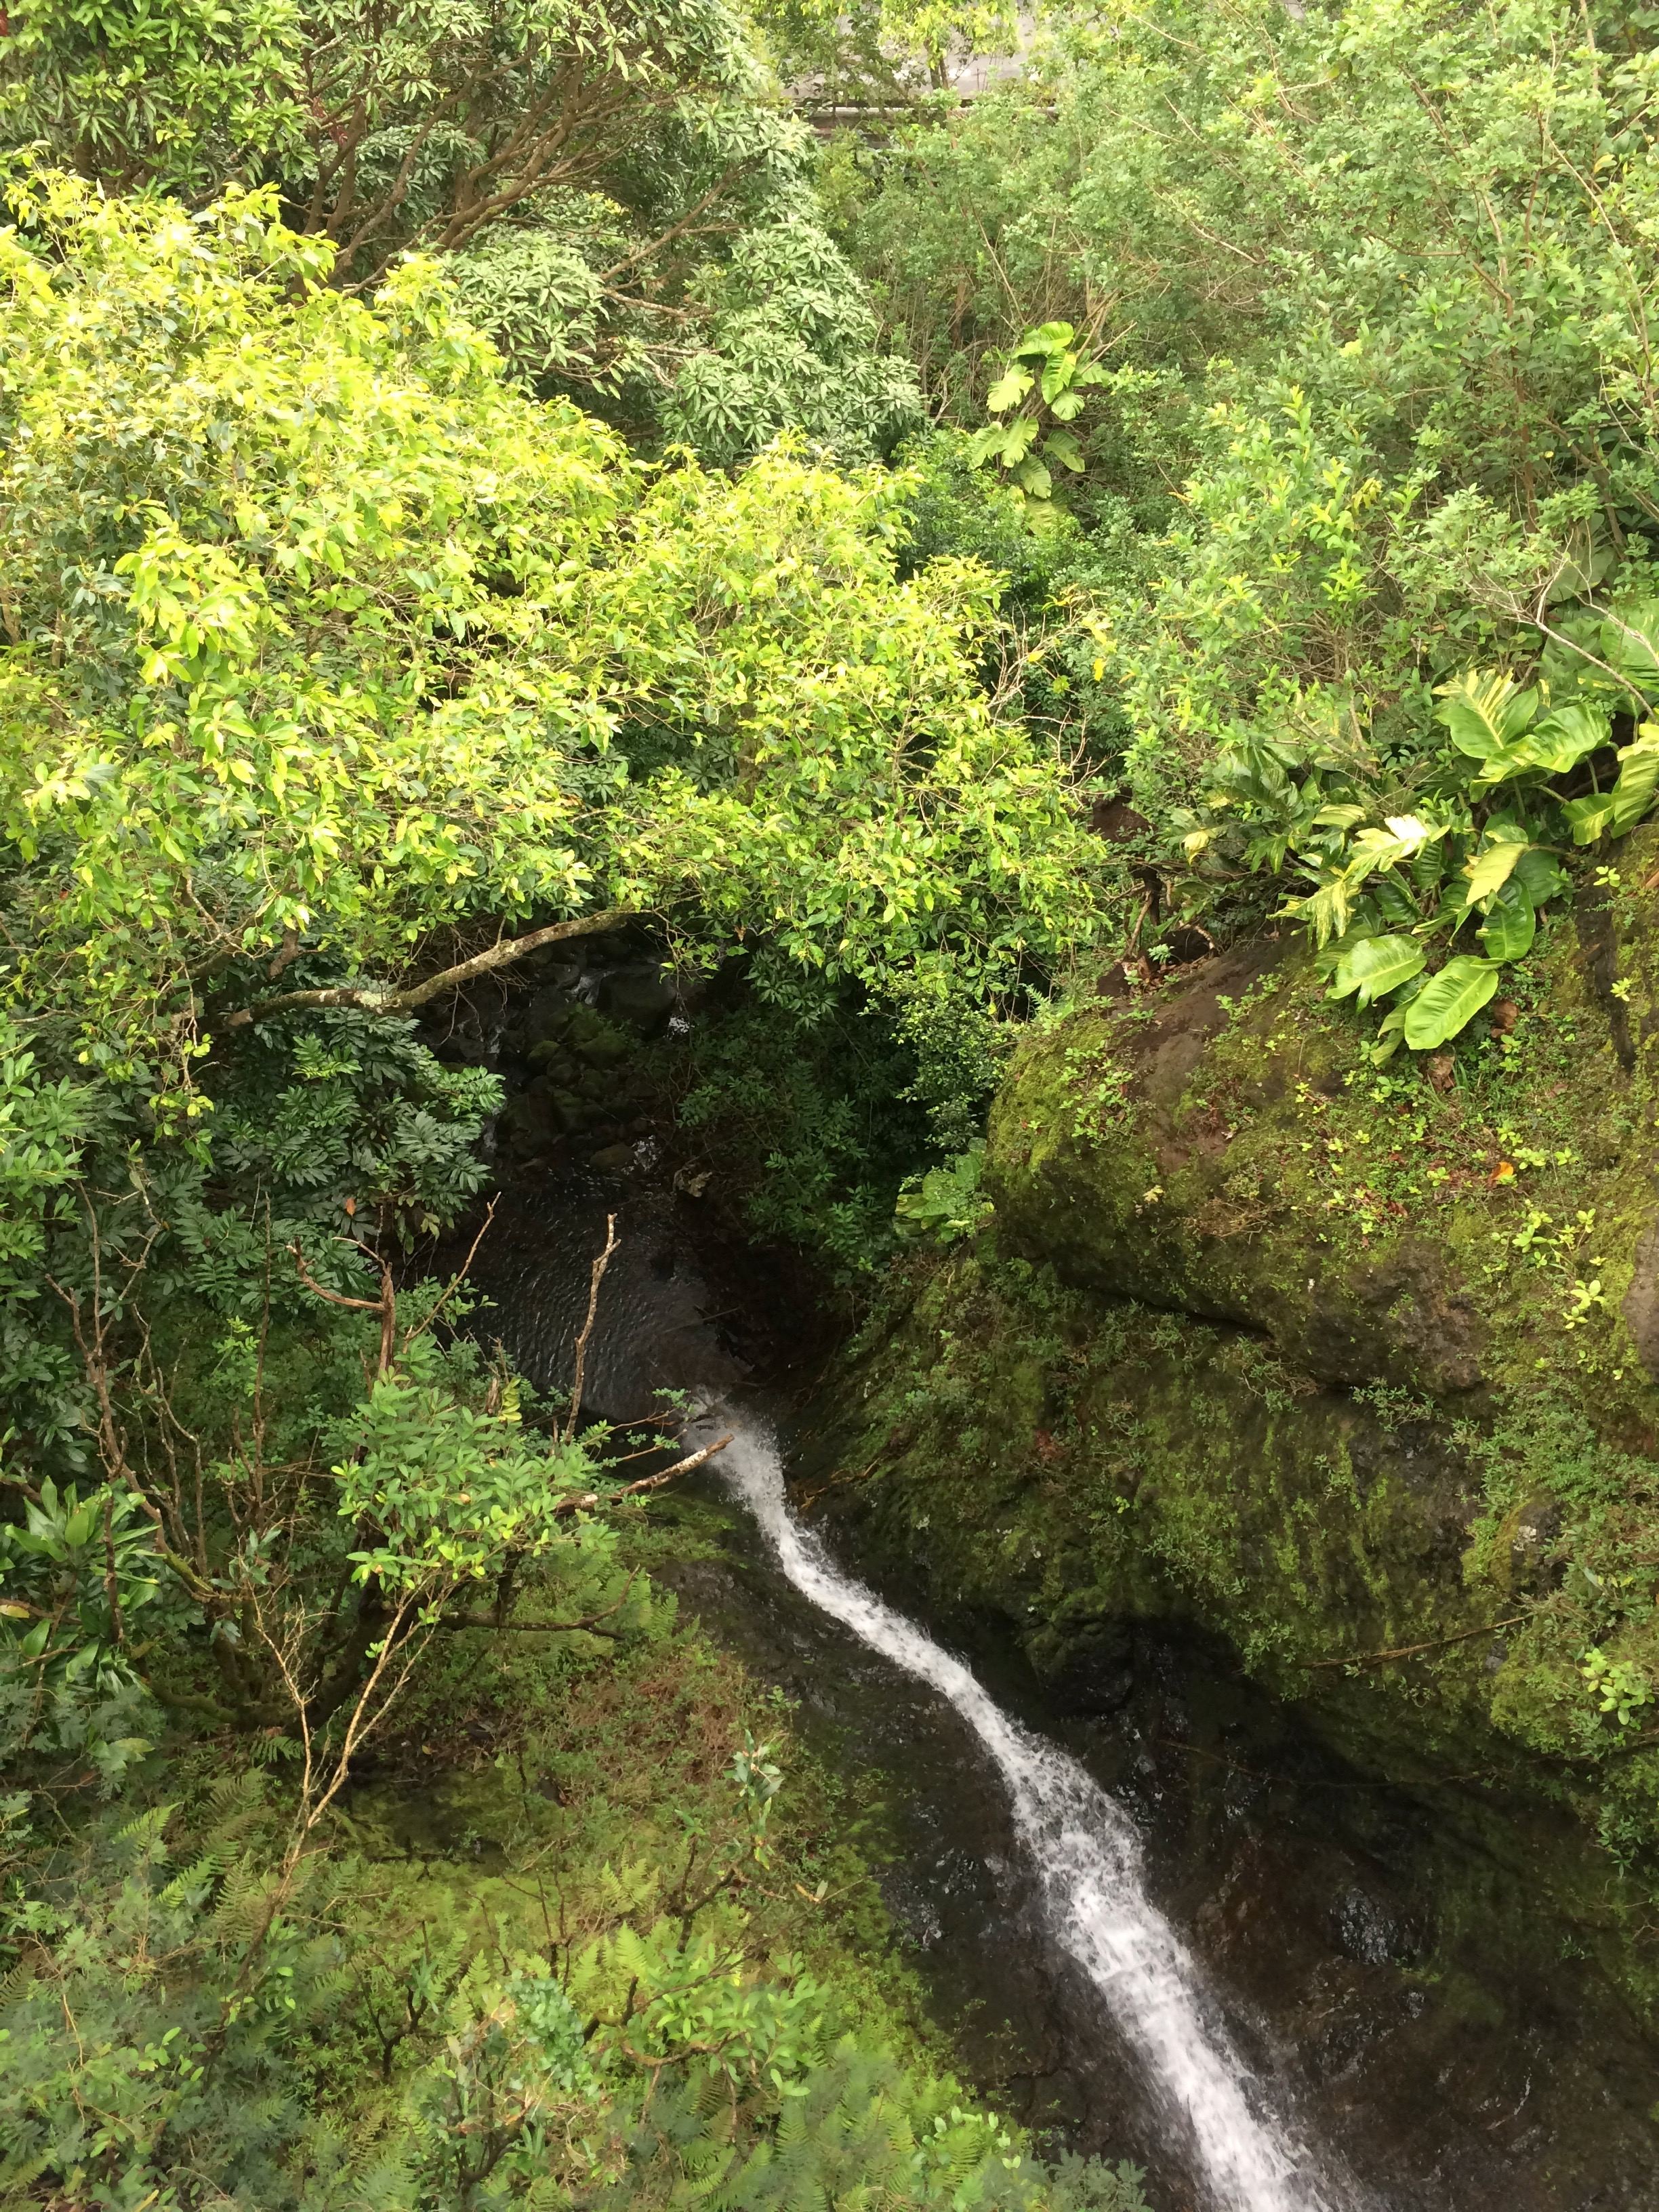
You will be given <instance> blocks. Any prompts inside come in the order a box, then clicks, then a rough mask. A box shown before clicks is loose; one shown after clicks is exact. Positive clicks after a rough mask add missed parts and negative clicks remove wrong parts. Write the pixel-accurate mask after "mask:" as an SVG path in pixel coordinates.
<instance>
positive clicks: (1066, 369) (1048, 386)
mask: <svg viewBox="0 0 1659 2212" xmlns="http://www.w3.org/2000/svg"><path fill="white" fill-rule="evenodd" d="M1076 367H1077V356H1076V355H1075V354H1074V353H1052V354H1050V355H1049V356H1048V360H1047V361H1046V362H1044V364H1043V369H1042V397H1043V399H1044V401H1045V403H1046V404H1048V405H1049V406H1053V404H1054V401H1055V400H1056V399H1058V398H1059V397H1060V393H1061V392H1064V391H1065V389H1066V386H1067V385H1068V384H1069V383H1070V382H1071V380H1072V371H1073V369H1074V368H1076Z"/></svg>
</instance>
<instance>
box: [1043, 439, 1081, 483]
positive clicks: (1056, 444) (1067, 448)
mask: <svg viewBox="0 0 1659 2212" xmlns="http://www.w3.org/2000/svg"><path fill="white" fill-rule="evenodd" d="M1042 458H1043V459H1044V460H1045V461H1058V462H1059V463H1060V466H1061V468H1063V469H1070V470H1071V471H1072V473H1073V476H1075V475H1077V474H1078V472H1079V471H1080V470H1081V468H1082V466H1083V448H1082V447H1081V446H1079V444H1078V441H1077V440H1076V439H1075V438H1074V437H1073V435H1072V434H1071V432H1070V431H1069V430H1050V431H1049V433H1048V436H1047V437H1046V438H1045V439H1044V440H1043V441H1042Z"/></svg>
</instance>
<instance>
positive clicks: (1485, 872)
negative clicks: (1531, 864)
mask: <svg viewBox="0 0 1659 2212" xmlns="http://www.w3.org/2000/svg"><path fill="white" fill-rule="evenodd" d="M1526 850H1527V848H1526V847H1525V846H1524V845H1522V844H1520V843H1518V842H1513V841H1511V840H1510V839H1508V838H1502V839H1499V840H1498V841H1497V842H1494V843H1492V844H1490V845H1488V846H1487V847H1486V850H1485V852H1483V853H1480V854H1476V856H1475V858H1474V860H1471V861H1470V862H1469V864H1468V867H1466V868H1465V869H1464V871H1463V875H1464V878H1465V880H1466V882H1467V883H1468V891H1467V892H1466V893H1465V895H1464V896H1465V898H1466V900H1467V902H1468V904H1469V905H1470V906H1475V905H1477V904H1478V903H1479V902H1480V900H1482V899H1486V898H1490V897H1491V896H1492V893H1493V892H1494V891H1496V890H1502V888H1503V887H1504V884H1506V883H1508V881H1509V879H1510V877H1511V876H1512V875H1513V874H1514V873H1515V870H1516V863H1517V862H1518V861H1519V860H1520V858H1521V855H1522V854H1523V853H1524V852H1525V851H1526Z"/></svg>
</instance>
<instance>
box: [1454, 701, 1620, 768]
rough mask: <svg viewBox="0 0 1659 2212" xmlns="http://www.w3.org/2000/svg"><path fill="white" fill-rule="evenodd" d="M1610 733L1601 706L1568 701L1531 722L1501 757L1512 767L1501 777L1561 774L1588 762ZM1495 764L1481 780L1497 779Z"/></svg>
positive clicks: (1608, 737) (1496, 766)
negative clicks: (1530, 771) (1535, 771)
mask: <svg viewBox="0 0 1659 2212" xmlns="http://www.w3.org/2000/svg"><path fill="white" fill-rule="evenodd" d="M1612 742H1613V733H1612V732H1611V730H1610V729H1609V728H1608V726H1607V708H1605V707H1593V706H1591V705H1590V704H1589V702H1588V701H1586V700H1583V699H1573V700H1570V701H1569V702H1568V703H1567V704H1566V705H1565V707H1557V708H1554V709H1553V712H1552V713H1550V714H1546V715H1545V717H1544V719H1543V720H1542V721H1541V722H1534V725H1533V726H1532V728H1531V729H1529V730H1528V732H1527V733H1526V735H1525V736H1524V737H1523V738H1520V739H1518V740H1517V741H1516V744H1513V745H1512V746H1510V749H1509V752H1508V754H1507V755H1506V756H1505V758H1506V760H1507V761H1508V762H1510V763H1512V765H1510V766H1505V767H1504V769H1503V774H1504V775H1517V774H1519V772H1520V771H1521V770H1522V769H1528V768H1532V769H1544V770H1546V771H1547V773H1548V774H1549V775H1565V774H1566V772H1567V770H1568V769H1572V768H1577V765H1578V763H1579V762H1580V761H1582V760H1588V759H1589V756H1590V755H1591V754H1592V753H1593V752H1595V750H1597V749H1598V748H1599V747H1600V746H1602V745H1606V744H1611V743H1612ZM1498 767H1499V763H1498V761H1495V760H1492V761H1488V762H1487V763H1486V769H1485V770H1484V771H1483V775H1482V781H1485V782H1487V783H1496V782H1498V781H1501V777H1500V776H1499V775H1498V774H1497V773H1496V772H1495V771H1496V770H1497V769H1498Z"/></svg>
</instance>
